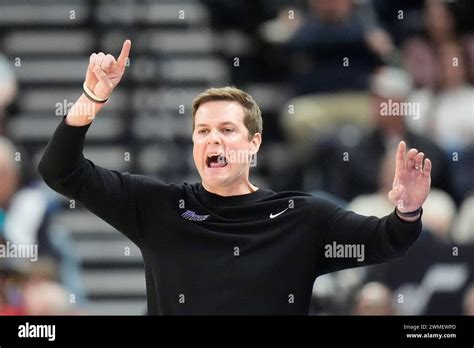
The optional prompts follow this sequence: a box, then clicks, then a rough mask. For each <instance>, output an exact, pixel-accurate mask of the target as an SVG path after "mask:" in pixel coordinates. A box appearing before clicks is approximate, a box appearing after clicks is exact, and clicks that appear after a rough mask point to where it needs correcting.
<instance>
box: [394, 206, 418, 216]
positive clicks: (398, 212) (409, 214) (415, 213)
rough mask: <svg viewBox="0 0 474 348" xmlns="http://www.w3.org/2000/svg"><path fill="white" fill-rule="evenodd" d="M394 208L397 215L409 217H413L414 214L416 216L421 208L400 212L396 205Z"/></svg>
mask: <svg viewBox="0 0 474 348" xmlns="http://www.w3.org/2000/svg"><path fill="white" fill-rule="evenodd" d="M396 210H397V214H398V215H399V216H402V217H407V218H411V217H415V216H418V215H419V214H421V210H422V208H421V207H419V208H418V209H417V210H414V211H410V212H408V213H402V212H401V211H400V210H398V207H397V208H396Z"/></svg>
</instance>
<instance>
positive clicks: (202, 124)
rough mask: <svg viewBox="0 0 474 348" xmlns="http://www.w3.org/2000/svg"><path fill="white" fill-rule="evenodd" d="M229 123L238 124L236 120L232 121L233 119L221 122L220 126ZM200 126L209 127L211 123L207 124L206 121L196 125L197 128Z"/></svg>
mask: <svg viewBox="0 0 474 348" xmlns="http://www.w3.org/2000/svg"><path fill="white" fill-rule="evenodd" d="M228 124H230V125H233V126H236V124H235V123H234V122H231V121H225V122H221V123H219V126H225V125H228ZM198 127H209V125H208V124H205V123H199V124H197V125H196V128H198Z"/></svg>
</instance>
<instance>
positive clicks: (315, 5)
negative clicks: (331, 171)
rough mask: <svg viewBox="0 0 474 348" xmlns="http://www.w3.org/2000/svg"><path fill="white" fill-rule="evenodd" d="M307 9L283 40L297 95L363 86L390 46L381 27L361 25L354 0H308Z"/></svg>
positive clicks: (358, 88) (360, 87)
mask: <svg viewBox="0 0 474 348" xmlns="http://www.w3.org/2000/svg"><path fill="white" fill-rule="evenodd" d="M309 10H310V13H309V15H308V17H307V18H306V19H305V20H304V22H303V24H302V25H301V28H300V29H299V30H297V31H296V33H295V34H294V35H293V36H292V37H291V39H290V40H289V42H288V44H287V49H288V50H289V54H290V64H291V69H292V74H293V85H294V90H295V93H296V94H297V95H302V94H310V93H319V92H331V91H339V90H361V89H365V88H367V85H368V80H369V76H370V74H371V73H372V72H373V70H374V69H375V67H377V66H378V65H380V64H381V61H380V60H381V58H382V56H384V55H387V54H390V52H391V51H392V50H393V45H392V42H391V40H390V38H389V36H388V35H387V34H386V33H385V32H384V31H383V30H382V29H380V28H375V27H366V25H365V24H364V21H363V20H362V18H361V17H360V16H358V15H357V11H356V5H355V4H354V1H353V0H310V1H309Z"/></svg>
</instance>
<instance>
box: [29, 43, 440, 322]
mask: <svg viewBox="0 0 474 348" xmlns="http://www.w3.org/2000/svg"><path fill="white" fill-rule="evenodd" d="M130 47H131V42H130V40H126V41H125V42H124V45H123V48H122V52H121V53H120V56H119V58H118V59H117V61H116V60H115V59H114V57H113V56H111V55H105V54H104V53H102V52H101V53H99V54H95V53H94V54H92V55H91V57H90V64H89V67H88V69H87V75H86V81H85V84H84V94H83V95H82V96H81V97H80V98H79V100H78V101H77V102H76V104H75V105H74V106H73V107H72V109H71V110H70V112H69V114H68V115H67V117H65V118H64V119H63V121H62V122H61V123H60V125H59V126H58V128H57V129H56V131H55V133H54V135H53V137H52V138H51V140H50V142H49V144H48V146H47V149H46V152H45V154H44V155H43V157H42V159H41V162H40V164H39V167H38V169H39V172H40V173H41V176H42V177H43V179H44V180H45V182H46V183H47V184H48V185H49V186H50V187H52V188H53V189H54V190H56V191H58V192H60V193H61V194H63V195H65V196H67V197H70V198H73V199H76V200H77V201H79V202H81V204H83V205H84V206H85V207H86V208H87V209H88V210H90V211H91V212H93V213H94V214H96V215H98V216H99V217H101V218H102V219H104V220H105V221H106V222H108V223H110V224H111V225H112V226H114V227H115V228H116V229H117V230H119V231H120V232H122V233H123V234H124V235H125V236H127V237H128V238H130V239H131V240H132V241H133V242H134V243H136V244H137V246H138V247H139V248H140V249H141V252H142V255H143V258H144V263H145V274H146V287H147V297H148V313H149V314H300V315H301V314H307V313H308V309H309V302H310V298H311V291H312V287H313V283H314V281H315V279H316V277H317V276H318V275H321V274H324V273H327V272H331V271H336V270H339V269H343V268H350V267H357V266H363V265H368V264H372V263H378V262H384V261H388V260H391V259H394V258H397V257H400V256H401V255H403V254H404V253H405V252H406V251H407V249H408V248H409V246H410V245H411V244H412V243H413V242H414V241H415V240H416V238H417V237H418V234H419V233H420V230H421V222H420V216H421V205H422V204H423V202H424V201H425V199H426V197H427V195H428V192H429V188H430V170H431V162H430V161H429V160H428V159H426V160H425V161H423V153H418V151H417V150H415V149H411V150H410V151H408V154H405V143H403V142H401V143H400V145H399V148H398V153H397V159H396V161H397V165H396V173H395V180H394V186H393V190H392V191H390V193H389V196H390V199H391V200H392V202H394V204H398V209H397V211H396V212H395V209H394V212H393V213H392V214H390V215H389V216H387V217H384V218H383V219H378V218H375V217H365V216H361V215H357V214H355V213H352V212H348V211H345V210H343V209H340V208H338V207H337V206H335V205H333V204H331V203H330V202H328V201H325V200H322V199H318V198H315V197H313V196H311V195H308V194H304V193H298V192H283V193H275V192H273V191H271V190H267V189H262V188H258V187H255V186H254V185H252V184H251V183H250V181H249V167H250V163H251V160H252V157H253V156H255V154H256V153H257V152H258V149H259V146H260V144H261V142H262V135H261V133H262V118H261V114H260V109H259V108H258V106H257V104H256V103H255V101H254V100H253V99H252V97H250V96H249V95H248V94H246V93H244V92H242V91H240V90H237V89H235V88H229V87H226V88H220V89H209V90H207V91H205V92H204V93H202V94H201V95H199V96H198V97H197V98H196V99H195V100H194V103H193V117H194V124H193V127H194V130H193V143H194V150H193V155H194V161H195V164H196V167H197V169H198V172H199V174H200V176H201V179H202V183H197V184H192V185H190V184H186V183H184V184H179V185H176V184H168V185H167V184H163V183H161V182H160V181H159V180H156V179H153V178H148V177H144V176H140V175H131V174H129V173H119V172H117V171H112V170H107V169H104V168H101V167H99V166H97V165H95V164H94V163H92V162H91V161H89V160H87V159H85V158H84V157H83V155H82V149H83V145H84V138H85V134H86V131H87V129H88V128H89V126H90V124H91V122H92V119H93V118H94V117H95V115H96V114H97V113H98V112H99V110H100V109H101V108H102V107H103V105H104V102H105V101H106V100H107V99H108V98H109V96H110V94H111V93H112V91H113V89H114V88H115V87H116V86H117V84H118V83H119V82H120V79H121V78H122V75H123V73H124V71H125V65H126V60H127V57H128V55H129V52H130ZM91 105H92V106H93V108H92V109H93V111H91V107H90V106H91ZM84 106H87V107H84ZM242 154H243V155H242ZM341 251H342V252H341Z"/></svg>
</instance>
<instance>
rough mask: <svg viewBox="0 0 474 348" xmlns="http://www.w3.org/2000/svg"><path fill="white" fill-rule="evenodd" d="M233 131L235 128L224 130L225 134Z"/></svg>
mask: <svg viewBox="0 0 474 348" xmlns="http://www.w3.org/2000/svg"><path fill="white" fill-rule="evenodd" d="M233 131H234V129H233V128H224V133H232V132H233Z"/></svg>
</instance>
